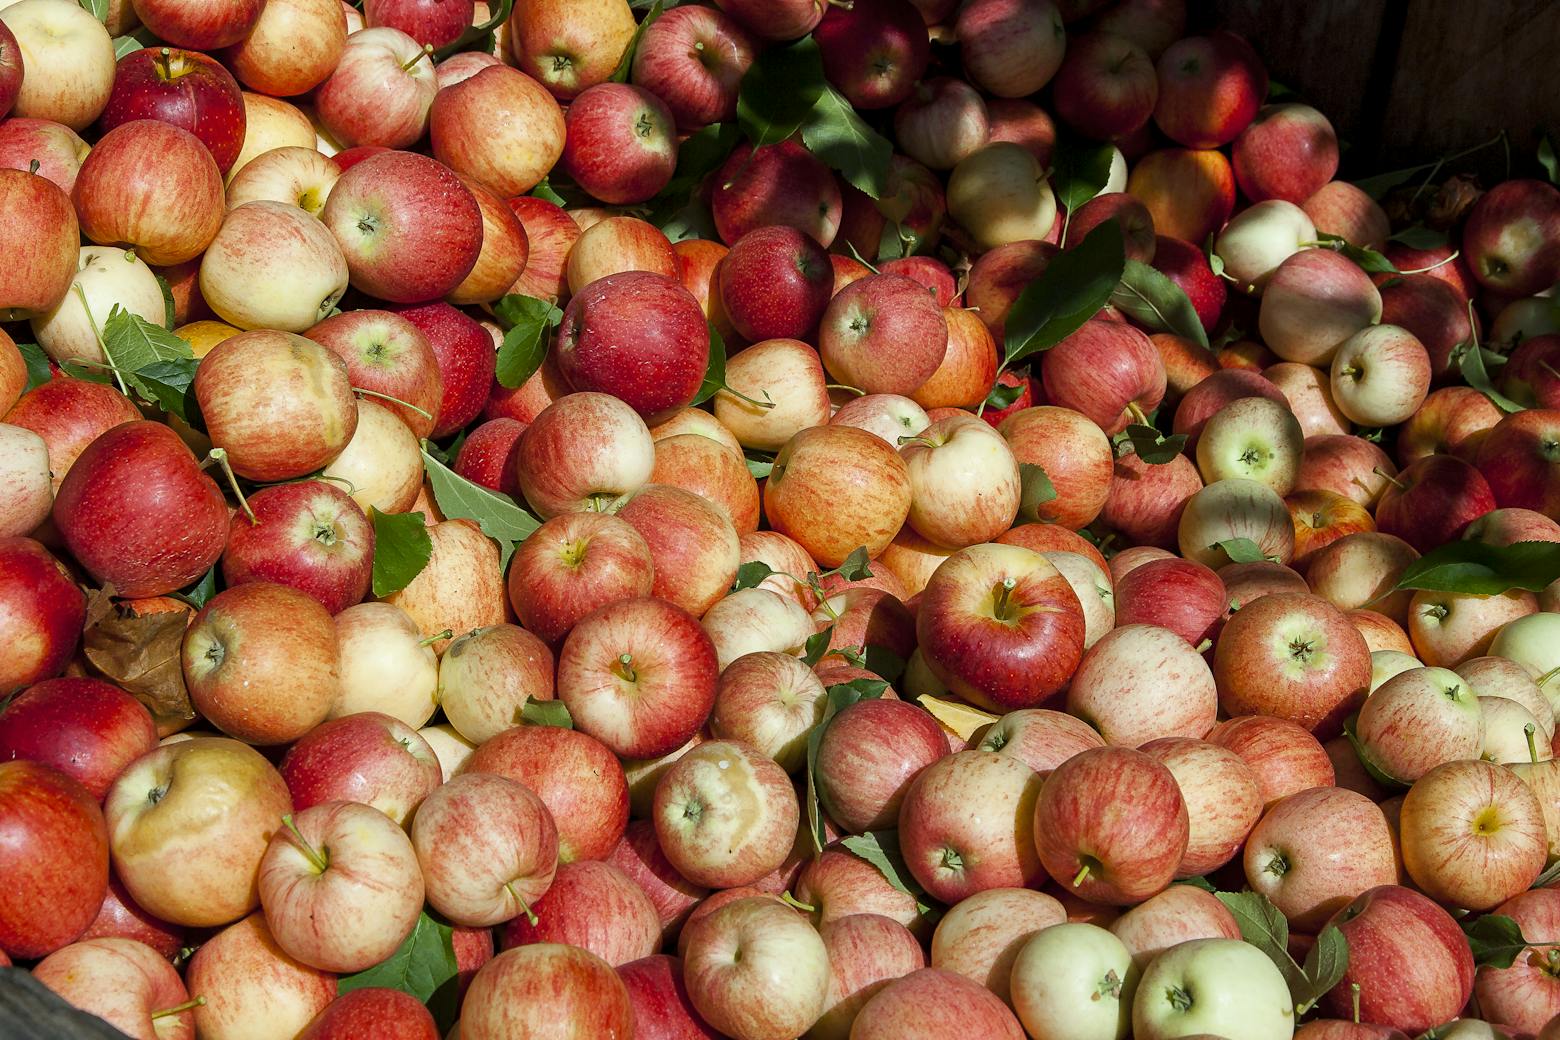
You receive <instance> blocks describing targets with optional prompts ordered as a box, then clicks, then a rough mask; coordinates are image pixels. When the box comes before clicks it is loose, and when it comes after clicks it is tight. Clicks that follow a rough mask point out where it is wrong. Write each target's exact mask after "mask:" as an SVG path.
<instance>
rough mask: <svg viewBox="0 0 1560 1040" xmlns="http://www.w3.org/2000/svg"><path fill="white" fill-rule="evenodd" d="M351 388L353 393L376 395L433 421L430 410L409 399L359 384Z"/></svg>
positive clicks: (368, 395)
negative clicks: (365, 387)
mask: <svg viewBox="0 0 1560 1040" xmlns="http://www.w3.org/2000/svg"><path fill="white" fill-rule="evenodd" d="M352 390H353V392H354V393H359V394H362V395H363V396H365V397H377V398H379V399H380V400H382V401H389V402H391V403H392V404H398V405H400V406H401V407H402V408H409V409H411V410H412V411H414V412H416V413H417V414H418V415H420V416H422V417H423V418H424V419H427V420H428V421H429V422H432V421H433V413H432V412H427V411H424V410H423V409H421V408H419V407H417V406H416V405H415V404H412V403H411V402H410V401H403V400H401V399H400V398H399V397H391V396H390V395H389V394H382V393H380V392H379V391H378V390H367V389H364V388H363V387H361V386H354V387H353V388H352Z"/></svg>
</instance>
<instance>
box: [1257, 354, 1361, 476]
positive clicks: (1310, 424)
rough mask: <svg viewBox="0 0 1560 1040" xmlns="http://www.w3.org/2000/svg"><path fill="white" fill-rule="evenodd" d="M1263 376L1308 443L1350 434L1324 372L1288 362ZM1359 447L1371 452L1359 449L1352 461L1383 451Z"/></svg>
mask: <svg viewBox="0 0 1560 1040" xmlns="http://www.w3.org/2000/svg"><path fill="white" fill-rule="evenodd" d="M1262 376H1263V378H1265V379H1267V380H1268V381H1269V382H1271V383H1272V384H1273V385H1274V386H1276V387H1278V389H1279V392H1280V393H1282V394H1283V395H1284V399H1285V400H1286V401H1288V402H1289V407H1290V409H1291V410H1293V411H1294V413H1295V418H1297V419H1299V420H1300V429H1301V430H1303V431H1305V435H1306V439H1307V440H1309V439H1311V438H1319V437H1332V436H1337V435H1341V434H1346V433H1347V432H1348V430H1349V420H1348V418H1347V417H1345V416H1344V414H1343V413H1342V412H1340V411H1339V410H1338V406H1337V404H1335V403H1334V402H1333V398H1332V389H1331V387H1330V386H1329V384H1328V378H1327V373H1325V372H1323V371H1322V370H1321V369H1319V368H1317V367H1315V366H1314V365H1307V364H1303V363H1301V362H1297V361H1285V362H1282V363H1280V364H1277V365H1269V366H1268V367H1267V368H1264V369H1262ZM1360 443H1361V444H1366V445H1369V447H1370V449H1372V450H1371V451H1369V452H1367V451H1366V450H1365V449H1357V450H1356V452H1355V454H1354V457H1353V461H1356V462H1358V461H1361V460H1360V458H1359V456H1360V455H1364V454H1379V453H1380V452H1381V449H1380V448H1378V447H1376V446H1375V445H1370V443H1369V442H1368V441H1364V440H1360ZM1383 457H1385V456H1384V455H1383ZM1372 481H1373V482H1377V481H1379V483H1380V484H1382V485H1385V483H1386V481H1384V480H1381V479H1380V478H1379V477H1373V478H1372ZM1378 493H1379V489H1378Z"/></svg>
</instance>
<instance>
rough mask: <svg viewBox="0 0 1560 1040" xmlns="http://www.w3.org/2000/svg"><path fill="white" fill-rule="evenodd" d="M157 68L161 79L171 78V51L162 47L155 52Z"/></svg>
mask: <svg viewBox="0 0 1560 1040" xmlns="http://www.w3.org/2000/svg"><path fill="white" fill-rule="evenodd" d="M156 60H157V68H158V69H159V70H161V72H162V74H163V79H172V78H173V51H172V50H170V49H169V48H167V47H163V48H161V49H160V50H158V52H157V59H156Z"/></svg>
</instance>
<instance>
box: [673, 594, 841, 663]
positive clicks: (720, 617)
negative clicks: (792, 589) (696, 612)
mask: <svg viewBox="0 0 1560 1040" xmlns="http://www.w3.org/2000/svg"><path fill="white" fill-rule="evenodd" d="M701 624H702V625H703V626H704V631H705V634H706V635H708V636H709V637H710V642H712V643H714V644H715V660H716V662H717V663H718V664H719V665H720V668H721V671H725V669H726V667H727V666H728V665H730V664H731V663H732V662H733V661H735V660H737V659H738V658H739V657H744V656H746V655H748V654H753V653H758V652H759V651H764V650H769V651H781V652H799V651H800V650H801V648H802V644H803V643H805V642H807V640H808V639H809V638H811V637H812V635H813V631H814V628H815V626H814V625H813V620H812V618H811V617H809V616H808V614H807V612H806V611H805V610H803V609H802V608H801V605H800V604H799V603H797V602H796V601H795V600H794V599H790V598H789V597H786V596H781V595H780V594H779V593H776V592H771V591H770V590H769V589H759V588H751V589H739V590H738V591H736V592H733V593H731V594H730V595H728V596H725V597H723V598H722V599H720V600H719V601H717V602H716V604H715V605H714V606H713V607H711V608H710V609H709V610H708V611H706V612H705V615H704V618H703V621H702V622H701Z"/></svg>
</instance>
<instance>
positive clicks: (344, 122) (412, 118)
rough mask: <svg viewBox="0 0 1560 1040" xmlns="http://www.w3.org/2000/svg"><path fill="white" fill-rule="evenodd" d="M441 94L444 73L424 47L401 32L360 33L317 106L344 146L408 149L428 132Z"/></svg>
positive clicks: (327, 127)
mask: <svg viewBox="0 0 1560 1040" xmlns="http://www.w3.org/2000/svg"><path fill="white" fill-rule="evenodd" d="M437 92H438V74H437V72H435V70H434V67H433V61H432V59H431V58H430V57H429V55H428V52H426V51H424V50H423V49H422V45H421V44H419V43H418V42H417V41H416V40H414V39H412V38H411V37H410V36H408V35H406V34H405V33H404V32H402V31H401V30H399V29H390V28H379V29H359V30H358V31H356V32H354V33H352V34H350V35H349V36H348V37H347V40H346V47H345V49H344V50H343V51H342V54H341V58H340V60H339V61H338V62H337V63H336V66H335V68H334V69H333V70H332V71H331V74H330V76H329V77H328V78H327V79H326V80H325V82H323V83H321V84H320V85H319V86H318V87H317V88H316V89H315V91H314V105H315V111H316V113H317V115H318V119H319V122H320V125H321V126H322V127H323V129H324V130H326V131H327V132H329V133H330V135H331V136H332V137H333V138H334V139H335V140H336V141H338V142H340V143H341V144H342V145H345V146H347V147H353V146H361V145H379V146H382V147H384V148H406V147H408V146H410V145H412V144H413V143H415V142H416V141H417V140H418V138H420V137H422V135H423V131H424V130H426V129H427V127H428V123H429V113H430V111H431V108H432V105H433V102H434V97H435V94H436V93H437ZM356 158H357V157H354V159H356ZM352 165H354V166H355V165H357V162H353V164H352ZM342 172H346V170H345V169H343V171H342Z"/></svg>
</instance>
